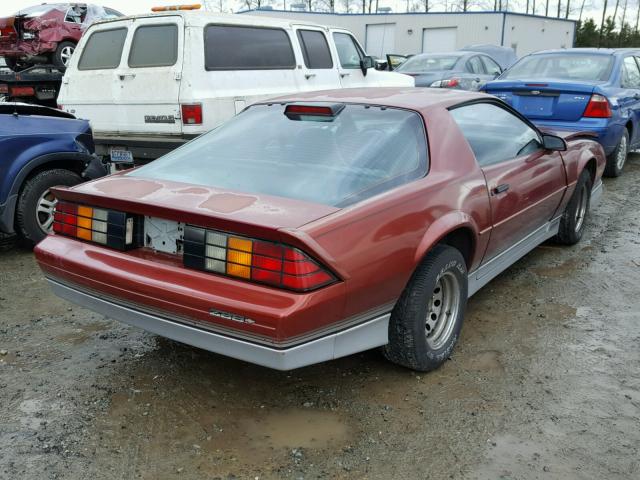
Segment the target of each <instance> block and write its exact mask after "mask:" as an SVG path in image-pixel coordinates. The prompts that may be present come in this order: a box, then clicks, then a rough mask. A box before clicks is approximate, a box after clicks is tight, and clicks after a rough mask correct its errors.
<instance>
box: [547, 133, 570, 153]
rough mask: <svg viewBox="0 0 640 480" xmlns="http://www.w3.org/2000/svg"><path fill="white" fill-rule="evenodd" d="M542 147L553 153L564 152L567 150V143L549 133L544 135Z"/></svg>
mask: <svg viewBox="0 0 640 480" xmlns="http://www.w3.org/2000/svg"><path fill="white" fill-rule="evenodd" d="M542 146H543V147H544V149H545V150H551V151H552V152H564V151H566V150H567V142H565V141H564V139H563V138H560V137H558V136H556V135H550V134H548V133H543V134H542Z"/></svg>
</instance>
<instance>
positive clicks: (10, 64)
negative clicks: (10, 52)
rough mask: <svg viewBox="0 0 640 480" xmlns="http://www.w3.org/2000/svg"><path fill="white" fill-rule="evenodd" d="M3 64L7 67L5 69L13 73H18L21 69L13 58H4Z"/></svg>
mask: <svg viewBox="0 0 640 480" xmlns="http://www.w3.org/2000/svg"><path fill="white" fill-rule="evenodd" d="M4 63H5V64H6V65H7V68H9V69H10V70H12V71H14V72H18V71H19V70H20V69H21V68H20V64H19V63H18V60H17V59H15V58H13V57H4Z"/></svg>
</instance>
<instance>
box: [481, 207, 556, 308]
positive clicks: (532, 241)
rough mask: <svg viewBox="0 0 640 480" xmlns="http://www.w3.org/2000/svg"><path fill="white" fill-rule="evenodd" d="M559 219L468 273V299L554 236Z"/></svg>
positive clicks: (546, 224) (548, 223)
mask: <svg viewBox="0 0 640 480" xmlns="http://www.w3.org/2000/svg"><path fill="white" fill-rule="evenodd" d="M560 218H561V217H557V218H555V219H553V220H551V221H549V222H547V223H545V224H544V225H543V226H542V227H540V228H538V229H537V230H534V231H533V232H531V233H530V234H529V235H527V236H526V237H525V238H523V239H522V240H520V241H519V242H518V243H515V244H514V245H512V246H511V247H509V248H508V249H507V250H505V251H504V252H501V253H500V254H498V255H496V256H495V257H493V258H492V259H491V260H489V261H488V262H486V263H484V264H482V265H481V266H480V267H479V268H477V269H476V270H474V271H473V272H469V290H468V291H469V294H468V296H469V297H470V296H471V295H473V294H474V293H476V292H477V291H478V290H480V289H481V288H482V287H484V286H485V285H486V284H487V283H489V282H490V281H491V280H493V279H494V278H495V277H497V276H498V275H500V274H501V273H502V272H503V271H505V270H506V269H507V268H509V267H510V266H511V265H513V264H514V263H516V262H517V261H518V260H520V259H521V258H522V257H524V256H525V255H526V254H527V253H529V252H530V251H531V250H533V249H534V248H536V247H537V246H538V245H540V244H541V243H542V242H544V241H545V240H548V239H549V238H551V237H553V236H554V235H556V234H557V233H558V229H559V228H560Z"/></svg>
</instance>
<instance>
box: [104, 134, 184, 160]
mask: <svg viewBox="0 0 640 480" xmlns="http://www.w3.org/2000/svg"><path fill="white" fill-rule="evenodd" d="M193 138H195V136H179V137H178V136H176V137H152V136H133V135H132V136H126V135H122V136H115V135H114V136H111V135H96V134H95V132H94V142H95V144H96V153H97V154H98V155H101V156H105V157H109V155H110V152H111V149H112V148H120V149H125V150H129V151H130V152H131V153H132V155H133V158H134V160H135V161H136V163H138V162H140V163H144V162H149V161H151V160H155V159H156V158H160V157H161V156H163V155H165V154H167V153H169V152H170V151H172V150H175V149H176V148H178V147H181V146H182V145H184V144H185V143H187V142H188V141H189V140H192V139H193Z"/></svg>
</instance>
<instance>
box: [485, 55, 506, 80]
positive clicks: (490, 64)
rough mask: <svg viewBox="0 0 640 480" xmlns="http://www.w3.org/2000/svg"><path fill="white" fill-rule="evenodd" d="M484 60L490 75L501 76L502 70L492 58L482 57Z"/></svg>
mask: <svg viewBox="0 0 640 480" xmlns="http://www.w3.org/2000/svg"><path fill="white" fill-rule="evenodd" d="M480 58H481V59H482V63H484V67H485V70H486V71H487V73H488V74H489V75H500V74H501V73H502V69H501V68H500V65H498V64H497V63H496V62H494V61H493V60H492V59H491V58H489V57H487V56H484V55H483V56H482V57H480Z"/></svg>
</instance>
